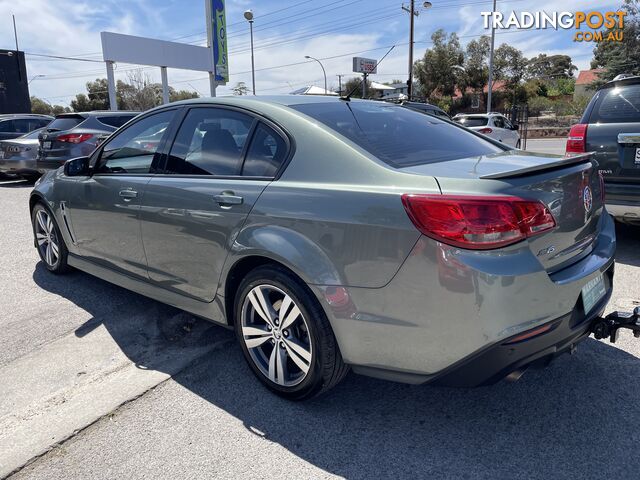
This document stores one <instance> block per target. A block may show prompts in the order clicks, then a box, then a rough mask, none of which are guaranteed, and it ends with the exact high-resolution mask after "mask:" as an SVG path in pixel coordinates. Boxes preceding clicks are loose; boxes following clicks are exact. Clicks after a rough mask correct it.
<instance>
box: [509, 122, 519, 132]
mask: <svg viewBox="0 0 640 480" xmlns="http://www.w3.org/2000/svg"><path fill="white" fill-rule="evenodd" d="M519 128H520V125H518V124H517V123H513V124H512V128H511V130H518V129H519Z"/></svg>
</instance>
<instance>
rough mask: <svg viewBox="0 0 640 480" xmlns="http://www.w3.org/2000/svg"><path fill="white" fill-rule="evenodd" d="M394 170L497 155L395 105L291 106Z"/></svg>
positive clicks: (459, 131) (463, 133) (468, 136)
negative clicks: (395, 168)
mask: <svg viewBox="0 0 640 480" xmlns="http://www.w3.org/2000/svg"><path fill="white" fill-rule="evenodd" d="M291 108H293V109H294V110H297V111H299V112H301V113H304V114H305V115H308V116H310V117H312V118H313V119H315V120H317V121H319V122H321V123H323V124H324V125H326V126H328V127H329V128H331V129H333V130H335V131H336V132H338V133H340V134H342V135H344V136H345V137H347V138H348V139H349V140H351V141H352V142H354V143H356V144H357V145H359V146H360V147H362V148H363V149H365V150H367V151H368V152H369V153H371V154H373V155H375V156H376V157H378V158H379V159H380V160H382V161H384V162H385V163H388V164H390V165H392V166H394V167H399V168H402V167H408V166H412V165H422V164H427V163H434V162H443V161H446V160H454V159H458V158H465V157H476V156H480V155H487V154H490V153H496V152H502V151H503V149H501V148H500V147H498V146H496V145H494V144H492V143H490V142H488V141H486V140H484V139H482V138H480V137H478V136H476V135H474V134H473V133H471V132H469V131H467V130H465V129H463V128H460V127H457V126H455V125H452V124H451V123H449V122H446V121H443V120H440V119H438V118H435V117H432V116H430V115H423V114H421V113H418V112H415V111H412V110H410V109H408V108H403V107H401V106H398V105H390V104H384V103H380V104H377V103H375V102H357V101H356V102H348V101H340V102H335V103H334V102H331V103H307V104H301V105H292V106H291Z"/></svg>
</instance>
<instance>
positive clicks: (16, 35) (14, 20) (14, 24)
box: [11, 15, 22, 81]
mask: <svg viewBox="0 0 640 480" xmlns="http://www.w3.org/2000/svg"><path fill="white" fill-rule="evenodd" d="M11 17H12V18H13V38H15V39H16V63H17V64H18V80H19V81H21V80H22V75H21V74H20V55H18V50H20V49H19V48H18V30H16V16H15V15H11Z"/></svg>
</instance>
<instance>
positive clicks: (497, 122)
mask: <svg viewBox="0 0 640 480" xmlns="http://www.w3.org/2000/svg"><path fill="white" fill-rule="evenodd" d="M493 125H494V126H496V127H497V128H504V121H503V120H502V117H493Z"/></svg>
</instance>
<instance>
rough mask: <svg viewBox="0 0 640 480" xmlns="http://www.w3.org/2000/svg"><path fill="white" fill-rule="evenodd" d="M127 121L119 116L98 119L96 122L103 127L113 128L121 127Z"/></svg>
mask: <svg viewBox="0 0 640 480" xmlns="http://www.w3.org/2000/svg"><path fill="white" fill-rule="evenodd" d="M127 120H129V119H128V118H127V119H125V118H124V117H120V116H109V117H98V121H99V122H100V123H104V124H105V125H108V126H110V127H114V128H119V127H121V126H122V125H124V124H125V123H126V122H127Z"/></svg>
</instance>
